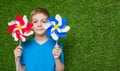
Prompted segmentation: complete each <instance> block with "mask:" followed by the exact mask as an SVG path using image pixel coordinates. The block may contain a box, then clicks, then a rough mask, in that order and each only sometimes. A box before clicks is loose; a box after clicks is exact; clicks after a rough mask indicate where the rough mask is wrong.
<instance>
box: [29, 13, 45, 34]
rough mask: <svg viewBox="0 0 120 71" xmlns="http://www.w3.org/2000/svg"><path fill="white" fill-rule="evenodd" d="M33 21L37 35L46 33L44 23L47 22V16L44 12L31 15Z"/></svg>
mask: <svg viewBox="0 0 120 71" xmlns="http://www.w3.org/2000/svg"><path fill="white" fill-rule="evenodd" d="M31 20H32V23H33V31H34V32H35V34H36V35H45V29H44V28H43V25H44V24H45V23H46V22H47V16H46V15H45V14H43V13H38V14H36V15H33V16H32V17H31Z"/></svg>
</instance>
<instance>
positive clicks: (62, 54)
mask: <svg viewBox="0 0 120 71" xmlns="http://www.w3.org/2000/svg"><path fill="white" fill-rule="evenodd" d="M59 46H60V48H61V50H62V53H61V55H60V60H61V62H62V63H63V64H64V52H63V46H62V43H59Z"/></svg>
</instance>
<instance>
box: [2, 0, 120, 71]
mask: <svg viewBox="0 0 120 71" xmlns="http://www.w3.org/2000/svg"><path fill="white" fill-rule="evenodd" d="M37 7H43V8H46V9H47V10H48V11H49V12H50V15H51V16H55V15H56V14H60V15H61V16H62V17H66V18H67V19H68V24H67V25H69V26H71V30H70V31H69V32H68V33H67V34H68V36H67V38H65V39H60V40H61V41H62V43H63V46H64V53H65V71H120V0H25V1H24V0H0V71H15V63H14V55H13V50H14V49H15V47H16V46H17V45H18V42H15V41H14V40H13V38H12V36H11V35H9V34H8V33H7V30H8V22H10V21H11V20H14V19H15V16H16V14H19V15H22V16H23V15H27V16H28V18H29V15H30V12H31V11H32V10H33V9H35V8H37ZM28 38H30V37H28Z"/></svg>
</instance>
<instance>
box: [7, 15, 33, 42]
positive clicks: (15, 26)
mask: <svg viewBox="0 0 120 71" xmlns="http://www.w3.org/2000/svg"><path fill="white" fill-rule="evenodd" d="M8 25H9V29H8V33H10V34H12V36H13V38H14V40H15V41H18V40H20V41H23V42H24V41H26V36H29V35H31V34H33V31H32V30H31V28H32V26H33V24H32V23H29V24H28V19H27V17H26V15H24V16H23V18H22V17H21V16H19V15H16V20H13V21H11V22H9V23H8Z"/></svg>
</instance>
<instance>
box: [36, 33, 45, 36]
mask: <svg viewBox="0 0 120 71" xmlns="http://www.w3.org/2000/svg"><path fill="white" fill-rule="evenodd" d="M36 35H37V36H45V35H46V34H45V33H36Z"/></svg>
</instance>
